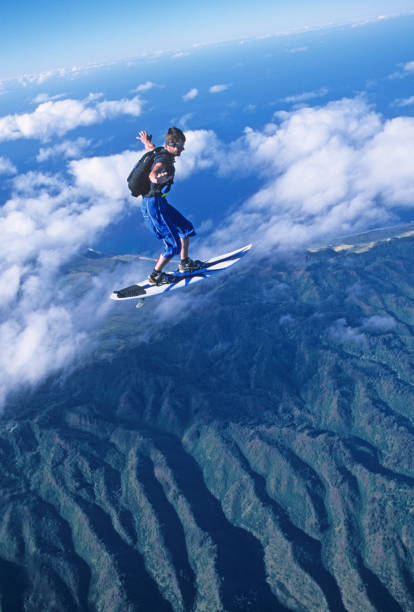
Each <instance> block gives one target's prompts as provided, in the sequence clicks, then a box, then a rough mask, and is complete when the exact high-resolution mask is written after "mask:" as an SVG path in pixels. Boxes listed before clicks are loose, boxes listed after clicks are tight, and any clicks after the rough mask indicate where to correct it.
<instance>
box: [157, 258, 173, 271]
mask: <svg viewBox="0 0 414 612" xmlns="http://www.w3.org/2000/svg"><path fill="white" fill-rule="evenodd" d="M170 259H171V258H170V257H164V255H160V256H159V257H158V259H157V263H156V264H155V266H154V270H157V272H161V270H162V269H163V268H165V266H166V265H167V263H168V262H169V261H170Z"/></svg>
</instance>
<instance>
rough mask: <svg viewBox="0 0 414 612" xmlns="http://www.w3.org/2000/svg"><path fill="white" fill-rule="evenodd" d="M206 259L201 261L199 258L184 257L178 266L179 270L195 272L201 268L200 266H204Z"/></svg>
mask: <svg viewBox="0 0 414 612" xmlns="http://www.w3.org/2000/svg"><path fill="white" fill-rule="evenodd" d="M205 265H206V264H205V262H204V261H200V260H199V259H195V260H194V259H190V258H189V257H187V259H182V260H181V262H180V265H179V266H178V271H179V272H194V271H195V270H200V268H204V266H205Z"/></svg>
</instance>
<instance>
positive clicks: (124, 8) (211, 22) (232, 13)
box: [0, 0, 414, 79]
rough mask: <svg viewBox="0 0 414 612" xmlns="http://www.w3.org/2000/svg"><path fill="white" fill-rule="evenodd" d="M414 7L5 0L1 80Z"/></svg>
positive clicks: (357, 0) (352, 2)
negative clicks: (7, 0)
mask: <svg viewBox="0 0 414 612" xmlns="http://www.w3.org/2000/svg"><path fill="white" fill-rule="evenodd" d="M412 11H414V2H413V0H392V1H390V0H348V1H347V2H342V1H340V2H338V1H332V0H314V1H313V2H309V1H308V0H293V1H291V2H285V1H283V2H282V1H280V0H277V1H275V0H262V1H261V2H260V3H255V4H254V8H252V2H251V0H208V1H207V0H200V1H199V2H195V3H191V4H190V3H189V2H188V1H187V0H185V1H183V0H176V1H175V2H170V1H169V2H167V1H166V0H158V1H157V2H156V3H150V2H137V1H136V0H135V1H134V0H118V1H117V2H113V0H100V1H99V2H98V0H88V1H87V2H85V1H84V0H73V1H72V2H67V0H63V1H59V2H56V1H52V0H39V1H38V2H36V3H33V2H32V1H31V0H21V1H20V2H16V3H7V2H3V3H2V5H1V8H0V24H1V25H0V57H1V58H2V59H3V61H2V62H1V66H0V79H4V78H10V77H15V76H20V75H23V74H36V73H39V72H42V71H47V70H52V69H57V68H69V67H71V66H73V65H84V64H89V63H100V62H108V61H112V60H119V59H123V58H126V57H134V56H137V55H141V54H143V53H151V52H154V51H157V50H163V51H170V50H175V49H177V50H178V49H185V48H188V47H190V46H192V45H193V44H198V43H205V42H216V41H222V40H231V39H235V38H241V37H250V36H262V35H266V34H275V33H281V32H289V31H292V30H294V29H296V28H298V29H304V28H307V27H318V26H323V25H327V24H329V23H342V22H349V21H357V22H358V21H364V20H366V19H375V18H376V17H378V16H380V15H391V14H393V15H395V14H404V13H407V12H412ZM6 58H7V61H6Z"/></svg>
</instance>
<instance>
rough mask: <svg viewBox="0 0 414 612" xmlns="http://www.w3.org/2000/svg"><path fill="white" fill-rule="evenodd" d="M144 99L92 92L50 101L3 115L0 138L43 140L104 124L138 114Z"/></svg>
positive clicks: (0, 120) (1, 139)
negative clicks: (111, 97) (110, 97)
mask: <svg viewBox="0 0 414 612" xmlns="http://www.w3.org/2000/svg"><path fill="white" fill-rule="evenodd" d="M142 105H143V102H142V100H141V99H140V98H139V97H138V96H135V97H133V98H124V99H122V100H101V95H100V94H91V95H90V96H88V97H87V98H85V99H84V100H74V99H65V100H56V101H53V100H47V101H46V102H42V103H41V104H39V105H38V106H37V107H36V109H35V110H34V111H33V112H32V113H22V114H14V115H6V116H4V117H1V118H0V141H3V140H17V139H19V138H35V139H39V140H42V141H45V140H48V139H49V138H51V137H52V136H55V135H56V136H63V135H64V134H66V133H67V132H69V131H70V130H74V129H75V128H77V127H79V126H88V125H92V124H94V123H101V122H103V121H105V120H107V119H114V118H115V117H117V116H119V115H132V116H135V117H137V116H139V115H140V114H141V110H142Z"/></svg>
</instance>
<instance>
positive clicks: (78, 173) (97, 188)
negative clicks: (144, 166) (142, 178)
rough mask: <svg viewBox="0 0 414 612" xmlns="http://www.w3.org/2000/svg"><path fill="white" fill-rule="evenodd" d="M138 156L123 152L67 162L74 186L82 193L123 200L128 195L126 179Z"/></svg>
mask: <svg viewBox="0 0 414 612" xmlns="http://www.w3.org/2000/svg"><path fill="white" fill-rule="evenodd" d="M141 154H142V153H141ZM139 156H140V153H137V152H136V151H124V152H122V153H119V154H115V155H106V156H97V157H87V158H84V159H80V160H74V161H71V162H69V165H68V167H69V170H70V172H71V174H72V175H73V177H74V179H75V183H76V185H77V186H78V187H79V188H81V189H82V191H83V192H85V193H91V194H93V193H97V194H103V195H105V196H106V197H108V198H123V197H128V196H129V195H130V193H129V190H128V185H127V182H126V177H127V176H128V174H129V173H130V171H131V169H132V168H133V166H134V165H135V164H136V162H137V161H138V159H139Z"/></svg>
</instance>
